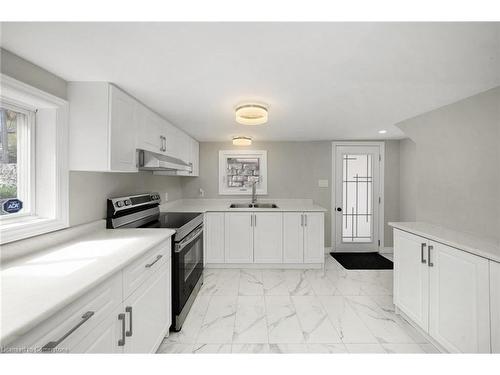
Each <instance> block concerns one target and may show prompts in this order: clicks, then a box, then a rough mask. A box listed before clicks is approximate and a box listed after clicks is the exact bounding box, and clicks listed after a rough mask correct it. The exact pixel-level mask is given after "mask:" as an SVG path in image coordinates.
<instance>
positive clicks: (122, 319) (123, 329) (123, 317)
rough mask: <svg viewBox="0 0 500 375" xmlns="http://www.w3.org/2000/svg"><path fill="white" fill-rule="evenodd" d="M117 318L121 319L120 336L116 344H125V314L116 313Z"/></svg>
mask: <svg viewBox="0 0 500 375" xmlns="http://www.w3.org/2000/svg"><path fill="white" fill-rule="evenodd" d="M118 320H121V321H122V338H121V339H120V340H118V346H125V314H124V313H120V314H118Z"/></svg>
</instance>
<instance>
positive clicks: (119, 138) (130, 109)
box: [89, 86, 138, 172]
mask: <svg viewBox="0 0 500 375" xmlns="http://www.w3.org/2000/svg"><path fill="white" fill-rule="evenodd" d="M109 90H110V91H109V93H110V98H109V100H110V118H109V121H110V140H109V142H110V169H111V170H112V171H121V172H136V171H137V166H136V147H135V139H136V131H137V128H138V121H137V114H136V106H137V102H136V101H135V100H134V99H133V98H132V97H130V96H128V95H127V94H125V93H124V92H123V91H121V90H120V89H118V88H116V87H114V86H110V89H109ZM89 152H92V150H89Z"/></svg>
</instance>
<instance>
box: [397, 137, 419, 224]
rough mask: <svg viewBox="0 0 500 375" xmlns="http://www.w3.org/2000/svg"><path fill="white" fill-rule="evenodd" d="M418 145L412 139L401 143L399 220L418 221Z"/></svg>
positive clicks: (403, 140)
mask: <svg viewBox="0 0 500 375" xmlns="http://www.w3.org/2000/svg"><path fill="white" fill-rule="evenodd" d="M416 153H417V145H416V144H415V142H413V141H412V140H411V139H408V138H407V139H402V140H401V141H400V142H399V171H400V172H399V173H400V180H399V220H400V221H415V220H417V170H416V168H417V160H416V157H417V154H416Z"/></svg>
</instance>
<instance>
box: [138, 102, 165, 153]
mask: <svg viewBox="0 0 500 375" xmlns="http://www.w3.org/2000/svg"><path fill="white" fill-rule="evenodd" d="M138 106H139V108H138V114H139V116H138V117H139V132H138V134H137V147H138V148H140V149H141V150H147V151H151V152H156V153H162V147H163V140H162V138H161V137H162V119H161V118H160V117H159V116H158V115H156V114H155V113H154V112H152V111H150V110H149V109H148V108H146V107H144V106H143V105H140V104H139V105H138Z"/></svg>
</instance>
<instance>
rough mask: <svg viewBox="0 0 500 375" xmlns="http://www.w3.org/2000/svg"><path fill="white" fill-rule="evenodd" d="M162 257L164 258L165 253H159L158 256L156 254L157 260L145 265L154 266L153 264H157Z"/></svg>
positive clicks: (147, 266)
mask: <svg viewBox="0 0 500 375" xmlns="http://www.w3.org/2000/svg"><path fill="white" fill-rule="evenodd" d="M161 258H163V255H157V256H156V259H155V260H153V261H152V262H151V263H148V264H146V266H145V267H146V268H151V267H153V266H154V264H155V263H156V262H158V261H159V260H160V259H161Z"/></svg>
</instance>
